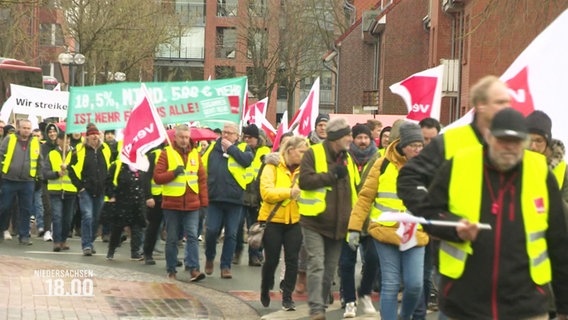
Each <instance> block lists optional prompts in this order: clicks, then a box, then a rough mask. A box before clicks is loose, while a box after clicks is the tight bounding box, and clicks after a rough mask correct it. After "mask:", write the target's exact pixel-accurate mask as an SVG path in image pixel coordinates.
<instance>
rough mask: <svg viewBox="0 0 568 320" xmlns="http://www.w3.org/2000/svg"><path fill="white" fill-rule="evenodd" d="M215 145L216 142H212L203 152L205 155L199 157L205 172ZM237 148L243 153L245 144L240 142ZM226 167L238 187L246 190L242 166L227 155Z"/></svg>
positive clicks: (245, 176)
mask: <svg viewBox="0 0 568 320" xmlns="http://www.w3.org/2000/svg"><path fill="white" fill-rule="evenodd" d="M215 143H217V141H214V142H212V143H211V145H209V148H207V151H205V153H204V154H203V157H201V161H202V163H203V167H204V168H205V172H207V166H208V164H209V155H210V154H211V150H213V147H215ZM237 148H239V150H241V151H242V152H245V150H246V148H247V144H246V143H244V142H241V143H239V144H238V145H237ZM227 167H228V170H229V172H230V173H231V175H232V176H233V178H235V180H236V181H237V183H238V184H239V186H240V187H241V188H242V189H243V190H245V189H246V188H247V175H246V173H247V172H246V169H245V168H243V166H241V165H240V164H239V163H238V162H237V161H236V160H235V158H233V156H231V155H229V160H228V161H227Z"/></svg>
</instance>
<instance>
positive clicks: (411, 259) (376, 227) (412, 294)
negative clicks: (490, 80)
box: [346, 121, 428, 320]
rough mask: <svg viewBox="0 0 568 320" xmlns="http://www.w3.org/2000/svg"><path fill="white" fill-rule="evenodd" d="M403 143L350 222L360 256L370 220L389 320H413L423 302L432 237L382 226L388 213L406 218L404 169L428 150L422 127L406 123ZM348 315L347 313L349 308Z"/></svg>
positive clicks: (407, 227) (380, 168)
mask: <svg viewBox="0 0 568 320" xmlns="http://www.w3.org/2000/svg"><path fill="white" fill-rule="evenodd" d="M399 133H400V134H399V137H400V138H399V139H397V140H394V141H393V142H391V143H390V144H389V146H388V147H387V150H386V153H385V156H384V157H383V158H381V159H379V160H377V162H375V164H374V165H373V168H372V169H371V172H370V173H369V176H368V177H367V180H365V184H364V185H363V188H362V189H361V192H360V193H359V199H358V200H357V203H356V205H355V206H354V208H353V211H352V212H351V218H350V219H349V237H348V241H349V246H350V247H351V249H353V250H356V249H357V246H358V244H359V238H360V233H361V231H362V229H363V225H364V222H365V220H366V219H367V217H368V218H370V220H371V222H370V224H369V227H368V233H369V235H370V236H371V237H372V238H373V240H372V241H373V243H374V248H375V250H376V252H377V255H378V256H379V260H380V264H381V293H380V295H381V301H380V312H381V317H382V318H383V319H393V320H394V319H411V318H412V314H413V312H414V309H415V308H416V306H417V305H418V303H419V302H420V298H421V297H422V288H423V274H424V269H423V267H424V246H425V245H426V244H427V243H428V236H427V235H426V233H425V232H424V231H423V230H422V226H420V225H417V224H415V223H395V222H379V218H380V217H381V216H382V215H383V213H385V212H404V211H405V210H406V208H405V207H404V205H403V203H402V200H400V199H399V198H398V197H397V195H396V179H397V177H398V172H399V170H400V168H401V167H403V166H404V164H405V163H406V162H407V161H408V160H409V159H412V158H414V157H416V156H417V155H418V154H419V153H420V151H421V150H422V148H423V147H424V137H423V136H422V131H421V129H420V127H419V126H418V125H417V124H415V123H412V122H408V121H406V122H403V123H402V124H401V125H400V127H399ZM401 282H402V283H403V287H404V290H403V295H402V304H401V308H400V314H398V316H397V313H398V310H397V309H398V308H397V306H398V304H397V295H398V292H399V289H400V283H401ZM346 309H347V307H346Z"/></svg>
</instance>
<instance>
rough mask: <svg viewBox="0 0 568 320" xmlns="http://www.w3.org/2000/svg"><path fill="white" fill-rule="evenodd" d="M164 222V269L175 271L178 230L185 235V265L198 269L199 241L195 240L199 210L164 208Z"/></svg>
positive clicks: (169, 271)
mask: <svg viewBox="0 0 568 320" xmlns="http://www.w3.org/2000/svg"><path fill="white" fill-rule="evenodd" d="M163 212H164V222H165V223H166V232H167V238H166V270H167V272H168V273H175V272H176V264H177V256H178V247H177V244H178V240H179V234H180V232H183V233H184V234H186V235H187V241H186V244H185V257H184V262H185V266H186V267H187V268H189V269H197V270H199V242H198V241H197V225H198V223H199V210H194V211H178V210H167V209H164V210H163Z"/></svg>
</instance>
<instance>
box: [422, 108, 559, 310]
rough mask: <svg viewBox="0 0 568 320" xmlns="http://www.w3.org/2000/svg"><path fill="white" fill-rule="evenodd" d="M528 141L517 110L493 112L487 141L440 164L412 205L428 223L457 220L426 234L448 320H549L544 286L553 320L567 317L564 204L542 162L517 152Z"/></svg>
mask: <svg viewBox="0 0 568 320" xmlns="http://www.w3.org/2000/svg"><path fill="white" fill-rule="evenodd" d="M527 137H528V129H527V124H526V119H525V118H524V117H523V115H522V114H521V113H520V112H518V111H516V110H514V109H512V108H507V109H505V110H502V111H499V112H498V113H497V114H496V115H495V117H494V118H493V122H492V124H491V126H490V131H489V133H487V135H486V140H487V144H486V145H484V146H477V147H473V148H470V149H466V150H463V151H460V152H458V153H456V154H455V156H454V157H453V159H450V160H449V161H447V162H445V163H444V164H443V165H442V167H441V168H440V170H439V171H438V173H437V175H436V178H435V179H434V181H433V182H432V185H431V186H430V188H429V193H428V196H427V198H426V199H425V201H424V203H423V204H422V206H421V207H420V208H419V209H420V210H421V212H422V213H423V214H424V216H425V217H427V218H429V219H433V220H434V219H435V220H453V221H460V222H461V223H460V224H459V225H458V226H457V227H452V228H450V227H446V228H443V227H437V228H434V227H431V228H430V230H429V232H430V233H431V234H432V235H434V236H437V237H439V238H441V239H442V242H441V245H440V253H439V259H440V273H441V275H442V278H441V281H440V287H441V288H444V293H443V294H440V296H439V299H440V302H439V303H440V309H441V311H442V312H443V313H444V314H445V315H446V316H448V317H449V318H452V319H548V318H549V315H548V307H549V306H548V295H547V294H546V293H545V290H544V288H545V286H547V285H548V284H549V283H550V282H551V283H552V287H553V289H554V294H555V298H556V306H557V310H558V313H559V315H558V319H566V314H568V251H567V250H566V248H568V231H567V227H566V221H565V217H564V206H563V203H562V199H561V194H560V190H559V188H558V184H557V183H556V179H555V178H554V175H553V173H552V172H551V171H550V170H549V169H548V166H547V164H546V160H545V158H544V157H542V155H540V154H537V153H535V152H532V151H529V150H524V149H525V147H526V144H527ZM478 222H479V223H486V224H489V225H490V226H491V228H492V229H491V230H490V231H486V230H482V231H480V229H479V226H478V224H477V223H478Z"/></svg>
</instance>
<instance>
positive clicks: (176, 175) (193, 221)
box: [154, 125, 208, 281]
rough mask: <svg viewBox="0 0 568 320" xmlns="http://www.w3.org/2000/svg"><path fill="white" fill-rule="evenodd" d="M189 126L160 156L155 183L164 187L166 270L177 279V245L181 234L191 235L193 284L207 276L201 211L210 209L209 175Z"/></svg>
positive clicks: (189, 253)
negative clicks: (203, 265) (202, 262)
mask: <svg viewBox="0 0 568 320" xmlns="http://www.w3.org/2000/svg"><path fill="white" fill-rule="evenodd" d="M190 138H191V131H190V130H189V127H188V126H187V125H180V126H177V127H176V133H175V139H174V143H173V146H167V147H166V148H165V149H164V151H163V152H162V153H161V154H160V158H159V159H158V163H157V164H156V169H155V170H154V180H155V181H156V183H157V184H161V185H163V187H162V209H163V213H164V221H165V223H166V230H167V239H166V267H167V272H168V277H169V278H172V279H175V277H176V264H177V254H178V249H177V243H178V239H179V238H178V237H179V235H180V233H181V232H183V234H185V235H187V241H186V249H185V270H186V271H188V272H189V273H190V280H191V281H199V280H202V279H203V278H205V275H204V274H203V273H201V272H200V271H199V241H198V240H197V237H198V234H197V230H198V225H199V208H201V207H206V206H208V192H207V191H208V190H207V176H206V174H205V170H204V168H203V164H202V163H201V157H200V156H199V152H197V149H196V148H194V147H193V146H192V145H191V140H190Z"/></svg>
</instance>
